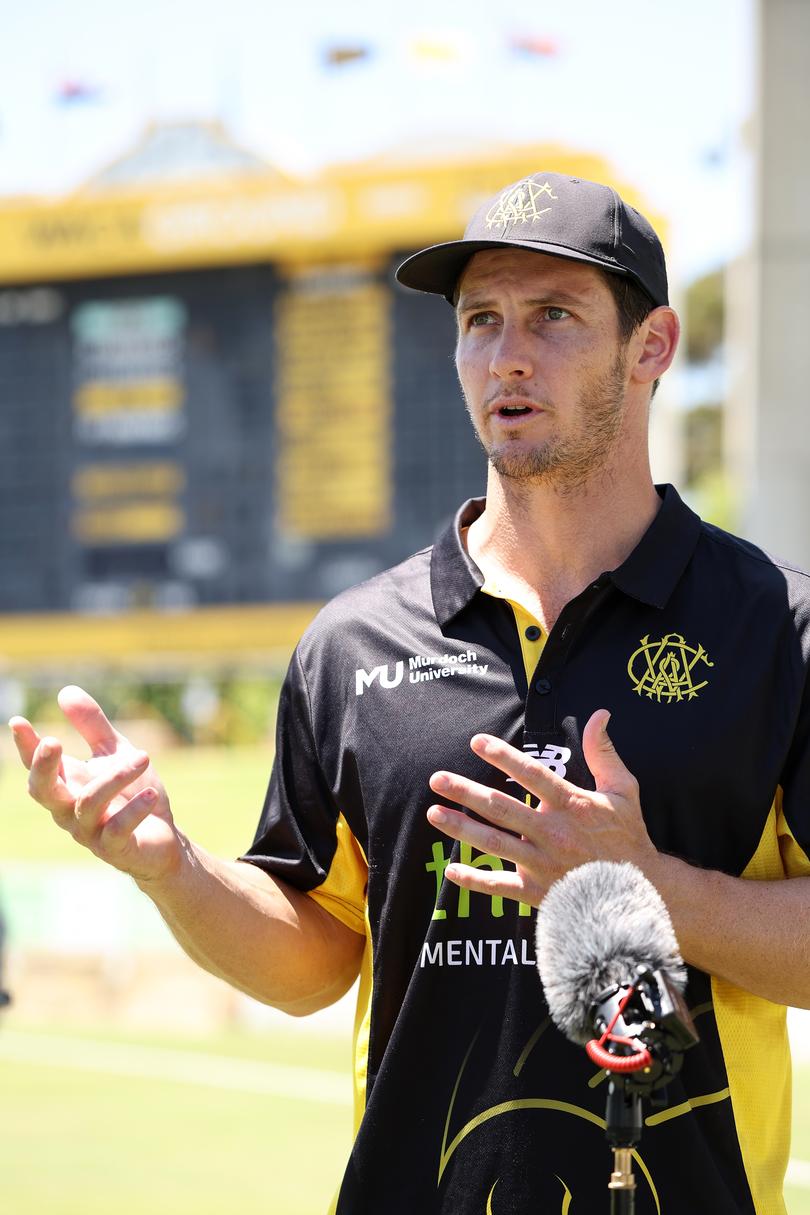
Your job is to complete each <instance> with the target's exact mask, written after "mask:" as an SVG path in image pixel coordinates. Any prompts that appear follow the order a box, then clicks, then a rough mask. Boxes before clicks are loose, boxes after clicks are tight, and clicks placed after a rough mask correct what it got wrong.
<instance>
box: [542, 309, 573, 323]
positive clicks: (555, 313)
mask: <svg viewBox="0 0 810 1215" xmlns="http://www.w3.org/2000/svg"><path fill="white" fill-rule="evenodd" d="M570 315H571V313H570V312H569V311H568V309H567V308H555V307H551V308H546V316H547V317H548V319H549V320H550V321H564V320H565V318H566V317H567V316H570Z"/></svg>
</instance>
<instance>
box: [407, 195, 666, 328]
mask: <svg viewBox="0 0 810 1215" xmlns="http://www.w3.org/2000/svg"><path fill="white" fill-rule="evenodd" d="M514 248H517V249H530V250H533V251H534V252H536V253H551V254H553V255H554V256H556V257H565V258H570V259H572V260H573V261H578V262H590V263H591V264H593V265H595V266H601V267H602V269H603V270H608V271H610V272H611V273H614V274H623V275H627V276H628V277H629V278H632V279H634V280H635V282H637V283H638V285H639V286H640V287H642V288H643V289H644V290H645V291H646V292H647V295H649V297H650V299H651V300H652V302H653V304H655V305H659V304H668V303H669V296H668V293H667V268H666V263H665V261H664V250H663V249H662V248H661V242H660V240H659V239H658V237H657V236H656V234H655V232H654V230H653V228H652V225H651V224H650V223H649V222H648V221H647V220H646V219H645V218H644V216H643V215H641V214H640V213H639V212H638V211H636V209H635V208H634V207H631V206H628V204H627V203H626V202H625V201H624V200H623V199H622V198H620V197H619V195H618V194H617V193H616V191H615V190H614V189H612V188H611V187H610V186H603V185H599V184H598V183H597V182H594V181H583V180H582V179H581V178H579V177H566V176H564V175H563V174H561V173H532V175H531V177H523V178H521V180H520V181H517V182H515V183H514V184H513V185H511V186H507V187H506V189H505V190H502V191H501V193H500V194H498V195H497V197H495V198H491V199H489V200H488V201H487V202H485V203H484V205H483V206H481V207H479V208H478V210H477V211H476V213H475V215H474V216H473V217H472V219H471V220H470V222H469V224H468V225H467V230H466V232H465V233H464V238H463V240H452V241H446V242H445V243H444V244H441V245H431V246H430V247H429V248H428V249H422V250H421V252H419V253H414V254H413V256H412V257H409V258H407V260H406V261H404V262H403V263H402V265H401V266H400V267H399V269H398V270H397V279H398V280H399V282H401V283H403V284H404V285H405V286H406V287H414V288H415V289H416V290H417V291H429V292H431V293H432V294H433V295H443V296H444V297H445V299H447V300H449V301H450V303H453V294H454V292H455V289H456V284H457V283H458V280H459V278H460V277H461V274H462V272H463V270H464V267H465V266H466V264H467V262H468V261H469V260H470V258H471V257H472V255H473V254H474V253H477V252H478V250H479V249H514Z"/></svg>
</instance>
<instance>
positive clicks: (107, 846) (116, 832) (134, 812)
mask: <svg viewBox="0 0 810 1215" xmlns="http://www.w3.org/2000/svg"><path fill="white" fill-rule="evenodd" d="M157 800H158V794H157V790H156V789H152V788H149V789H141V791H140V793H138V794H137V795H136V796H135V797H133V798H132V799H131V800H130V801H128V802H127V804H126V805H125V806H122V807H121V809H120V810H116V812H115V814H111V815H110V817H109V818H108V819H107V821H106V822H105V823H104V826H103V828H102V830H101V835H100V839H99V844H100V851H102V852H105V853H107V854H116V855H121V854H122V853H124V852H126V850H127V848H128V847H129V846H130V843H131V842H132V837H133V835H134V833H135V830H136V829H137V828H138V827H139V826H140V825H141V823H142V822H143V821H144V819H147V818H148V817H149V815H150V814H152V812H153V811H154V809H155V804H156V802H157Z"/></svg>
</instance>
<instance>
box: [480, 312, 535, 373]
mask: <svg viewBox="0 0 810 1215" xmlns="http://www.w3.org/2000/svg"><path fill="white" fill-rule="evenodd" d="M489 370H490V374H491V375H493V376H496V377H497V378H498V379H500V380H509V379H518V380H523V379H529V378H530V377H531V375H532V373H533V371H534V365H533V362H532V355H531V350H530V347H529V342H528V339H527V336H526V334H525V333H522V332H521V330H520V328H519V327H518V326H516V325H508V324H505V325H504V326H503V327H502V329H501V332H500V334H499V336H498V340H497V342H496V343H495V346H494V348H493V350H492V356H491V358H490V363H489Z"/></svg>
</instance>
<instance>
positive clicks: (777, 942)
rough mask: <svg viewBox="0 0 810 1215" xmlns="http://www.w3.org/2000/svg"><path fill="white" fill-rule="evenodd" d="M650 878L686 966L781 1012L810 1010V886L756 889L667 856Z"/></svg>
mask: <svg viewBox="0 0 810 1215" xmlns="http://www.w3.org/2000/svg"><path fill="white" fill-rule="evenodd" d="M645 870H646V875H647V877H648V878H649V879H650V881H651V882H652V883H653V885H654V886H655V887H656V888H657V889H658V892H659V893H660V895H661V897H662V898H663V900H664V902H665V903H666V905H667V908H668V909H669V913H670V915H671V917H672V923H673V927H674V929H675V935H676V937H677V938H678V943H679V945H680V948H681V953H682V954H683V957H684V958H685V960H686V961H687V962H689V963H690V964H691V965H692V966H696V967H697V968H698V969H700V970H704V971H707V972H708V973H709V974H711V975H716V976H717V977H719V978H723V979H727V980H728V981H729V982H731V983H733V984H735V986H737V987H741V988H743V989H744V990H745V991H749V992H751V993H753V994H754V995H757V996H762V997H764V998H765V999H767V1000H772V1001H773V1002H774V1003H776V1004H789V1005H793V1006H795V1007H798V1008H810V966H808V961H809V960H810V913H809V911H808V909H809V908H810V878H803V877H798V878H791V879H786V880H784V881H763V882H759V881H750V880H747V879H744V878H737V877H729V876H728V874H725V873H718V872H716V871H713V870H704V869H698V868H696V867H695V866H693V865H688V864H686V862H685V861H681V860H678V859H677V858H676V857H671V856H664V855H663V854H658V858H657V859H656V860H655V861H653V862H652V863H651V864H649V865H645Z"/></svg>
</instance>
